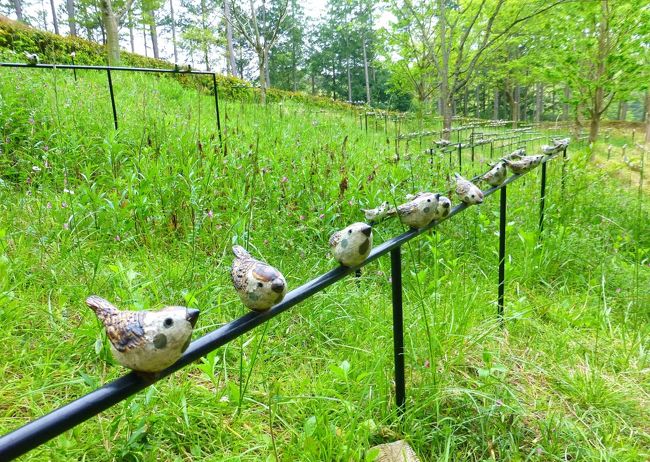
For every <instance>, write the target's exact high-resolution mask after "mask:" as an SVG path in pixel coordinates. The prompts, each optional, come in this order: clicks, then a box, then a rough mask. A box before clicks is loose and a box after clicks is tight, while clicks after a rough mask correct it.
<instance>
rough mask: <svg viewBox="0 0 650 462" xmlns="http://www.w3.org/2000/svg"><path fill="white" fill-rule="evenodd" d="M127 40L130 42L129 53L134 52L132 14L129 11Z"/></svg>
mask: <svg viewBox="0 0 650 462" xmlns="http://www.w3.org/2000/svg"><path fill="white" fill-rule="evenodd" d="M128 19H129V42H130V44H131V53H135V36H134V34H133V16H132V15H131V12H130V11H129V17H128Z"/></svg>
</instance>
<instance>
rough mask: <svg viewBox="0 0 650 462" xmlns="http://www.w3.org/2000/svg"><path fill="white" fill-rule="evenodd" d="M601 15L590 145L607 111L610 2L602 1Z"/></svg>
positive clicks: (596, 135)
mask: <svg viewBox="0 0 650 462" xmlns="http://www.w3.org/2000/svg"><path fill="white" fill-rule="evenodd" d="M600 7H601V13H600V21H599V26H598V55H597V57H596V63H595V64H596V66H595V75H594V81H595V82H597V83H596V88H595V90H594V96H593V97H592V105H591V108H590V109H589V112H590V115H591V125H590V128H589V143H594V142H595V141H596V139H598V130H599V128H600V118H601V116H602V115H603V112H605V110H606V109H607V108H606V107H605V89H604V88H603V84H602V78H603V76H604V75H605V72H606V70H607V68H606V58H607V52H608V51H607V50H608V47H609V43H608V42H609V40H608V35H609V13H608V0H601V2H600Z"/></svg>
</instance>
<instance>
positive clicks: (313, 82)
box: [311, 71, 316, 95]
mask: <svg viewBox="0 0 650 462" xmlns="http://www.w3.org/2000/svg"><path fill="white" fill-rule="evenodd" d="M311 94H312V95H315V94H316V76H314V72H313V71H312V72H311Z"/></svg>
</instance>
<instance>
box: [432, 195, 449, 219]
mask: <svg viewBox="0 0 650 462" xmlns="http://www.w3.org/2000/svg"><path fill="white" fill-rule="evenodd" d="M449 212H451V199H449V198H448V197H446V196H438V207H436V214H435V215H434V216H433V219H434V220H440V219H442V218H447V216H448V215H449Z"/></svg>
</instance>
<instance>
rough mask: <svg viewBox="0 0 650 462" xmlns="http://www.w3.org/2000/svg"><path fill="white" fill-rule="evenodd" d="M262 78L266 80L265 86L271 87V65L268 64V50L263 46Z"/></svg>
mask: <svg viewBox="0 0 650 462" xmlns="http://www.w3.org/2000/svg"><path fill="white" fill-rule="evenodd" d="M264 55H265V57H264V63H265V65H264V79H265V80H266V88H271V66H270V62H271V59H270V50H268V49H267V48H266V47H265V48H264Z"/></svg>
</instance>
